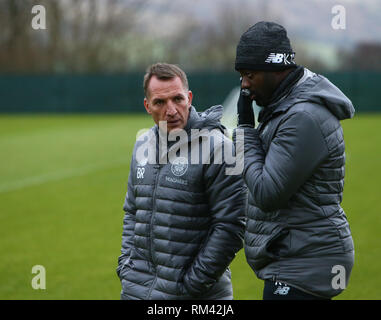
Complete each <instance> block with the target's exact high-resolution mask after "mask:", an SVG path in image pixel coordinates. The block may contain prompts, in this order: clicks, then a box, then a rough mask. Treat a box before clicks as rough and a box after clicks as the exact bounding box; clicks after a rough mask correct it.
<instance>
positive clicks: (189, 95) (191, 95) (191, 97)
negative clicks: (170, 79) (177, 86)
mask: <svg viewBox="0 0 381 320" xmlns="http://www.w3.org/2000/svg"><path fill="white" fill-rule="evenodd" d="M192 99H193V93H192V91H190V90H189V91H188V103H189V106H191V105H192Z"/></svg>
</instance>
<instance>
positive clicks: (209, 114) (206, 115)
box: [184, 105, 225, 132]
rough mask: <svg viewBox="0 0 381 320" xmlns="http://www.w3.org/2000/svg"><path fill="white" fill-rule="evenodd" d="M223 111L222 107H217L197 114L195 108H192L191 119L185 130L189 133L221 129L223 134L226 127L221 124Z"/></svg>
mask: <svg viewBox="0 0 381 320" xmlns="http://www.w3.org/2000/svg"><path fill="white" fill-rule="evenodd" d="M223 110H224V108H223V106H222V105H216V106H212V107H210V108H209V109H207V110H205V111H203V112H197V111H196V109H195V107H193V106H191V110H190V113H189V119H188V122H187V125H186V126H185V128H184V129H185V130H186V131H189V130H190V129H203V128H206V129H209V130H212V129H219V130H221V131H222V132H223V131H224V129H225V127H224V126H223V125H222V124H221V122H220V121H221V118H222V114H223Z"/></svg>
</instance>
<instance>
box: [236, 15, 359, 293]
mask: <svg viewBox="0 0 381 320" xmlns="http://www.w3.org/2000/svg"><path fill="white" fill-rule="evenodd" d="M294 56H295V53H294V52H293V50H292V47H291V44H290V41H289V39H288V37H287V32H286V30H285V29H284V28H283V27H282V26H281V25H279V24H276V23H273V22H259V23H257V24H255V25H254V26H252V27H251V28H249V29H248V30H247V31H246V32H245V33H244V34H243V35H242V36H241V38H240V40H239V43H238V46H237V54H236V61H235V69H236V70H237V71H238V72H239V73H240V75H241V95H240V97H239V100H238V104H237V108H238V129H240V130H243V132H244V135H239V134H235V135H234V137H233V139H234V140H235V143H237V147H238V145H240V144H238V139H244V140H243V141H240V143H242V144H241V145H243V149H244V150H243V156H244V170H243V173H242V174H243V178H244V180H245V182H246V185H247V187H248V190H249V199H248V208H247V224H246V233H245V254H246V258H247V261H248V263H249V265H250V266H251V268H252V269H253V270H254V272H255V274H256V275H257V276H258V277H259V278H260V279H263V280H265V286H264V291H263V298H264V299H331V298H332V297H334V296H336V295H338V294H339V293H341V292H342V291H343V290H344V289H345V288H346V286H347V284H348V281H349V277H350V273H351V270H352V267H353V264H354V245H353V239H352V236H351V231H350V227H349V224H348V221H347V217H346V215H345V213H344V211H343V209H342V208H341V206H340V203H341V201H342V196H343V185H344V168H345V152H344V151H345V150H344V139H343V130H342V127H341V125H340V120H344V119H348V118H352V117H353V115H354V108H353V105H352V103H351V101H350V100H349V99H348V98H347V97H346V96H345V95H344V94H343V93H342V92H341V91H340V90H339V89H338V88H337V87H336V86H334V85H333V84H332V83H331V82H330V81H329V80H328V79H326V78H325V77H323V76H321V75H318V74H315V73H313V72H311V71H309V70H308V69H307V68H304V67H302V66H298V65H296V63H295V61H294ZM253 100H254V101H255V102H256V103H257V105H259V106H262V107H263V109H262V111H261V112H260V113H259V117H258V121H259V125H258V126H257V128H255V127H256V125H255V120H254V113H253V109H252V102H253ZM237 153H238V149H237Z"/></svg>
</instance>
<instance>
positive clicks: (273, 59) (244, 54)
mask: <svg viewBox="0 0 381 320" xmlns="http://www.w3.org/2000/svg"><path fill="white" fill-rule="evenodd" d="M294 56H295V52H293V50H292V48H291V44H290V40H289V39H288V37H287V31H286V29H285V28H283V27H282V26H281V25H279V24H277V23H274V22H266V21H261V22H258V23H256V24H255V25H253V26H252V27H250V28H249V30H247V31H246V32H245V33H244V34H243V35H242V36H241V39H240V40H239V43H238V46H237V53H236V59H235V69H236V70H237V71H239V70H263V71H280V70H284V69H288V68H294V67H296V64H295V61H294Z"/></svg>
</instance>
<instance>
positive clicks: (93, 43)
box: [0, 0, 381, 73]
mask: <svg viewBox="0 0 381 320" xmlns="http://www.w3.org/2000/svg"><path fill="white" fill-rule="evenodd" d="M175 2H176V1H152V0H0V30H1V33H0V72H1V73H99V72H103V73H104V72H106V73H107V72H110V73H113V72H127V71H137V70H139V71H140V70H144V69H145V68H146V66H147V65H149V64H151V63H153V62H157V61H166V62H171V63H178V64H180V65H181V66H183V67H184V68H185V69H186V70H205V69H208V70H210V69H214V70H226V71H233V66H234V58H235V49H236V45H237V42H238V40H239V37H240V36H241V34H242V32H243V31H245V30H247V29H248V27H249V26H251V25H252V24H253V23H255V22H256V21H260V20H265V19H266V17H267V16H268V14H269V13H268V12H266V7H265V6H264V7H260V8H259V9H258V11H257V12H256V13H254V14H253V13H252V12H251V13H248V12H245V10H242V8H240V7H239V6H237V5H235V3H234V2H233V1H232V2H231V4H230V5H226V3H225V4H224V5H223V6H221V7H220V9H219V10H218V12H217V13H216V14H215V15H214V18H213V21H211V23H204V22H202V20H199V19H195V18H194V17H192V16H189V15H187V13H186V12H184V11H182V10H181V8H180V9H179V8H178V7H176V6H175V5H174V3H175ZM37 4H39V5H43V6H44V7H45V8H46V29H45V30H34V29H33V28H32V27H31V21H32V18H33V16H34V15H33V14H32V13H31V9H32V7H33V6H34V5H37ZM271 18H272V20H274V16H271ZM276 18H277V21H282V17H276ZM294 49H295V51H296V52H297V55H296V61H297V63H299V64H302V65H306V66H308V67H309V68H311V69H312V70H319V71H324V69H326V68H327V66H326V65H325V63H324V61H322V60H320V59H318V58H316V57H315V58H311V57H309V56H308V54H307V53H306V51H305V50H304V49H303V46H297V47H296V48H295V47H294ZM338 55H339V56H340V59H339V61H340V64H339V65H338V66H337V69H341V70H352V69H356V70H381V59H380V57H381V44H380V43H359V44H358V45H357V46H356V47H355V48H354V49H352V50H343V49H341V50H339V51H338Z"/></svg>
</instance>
